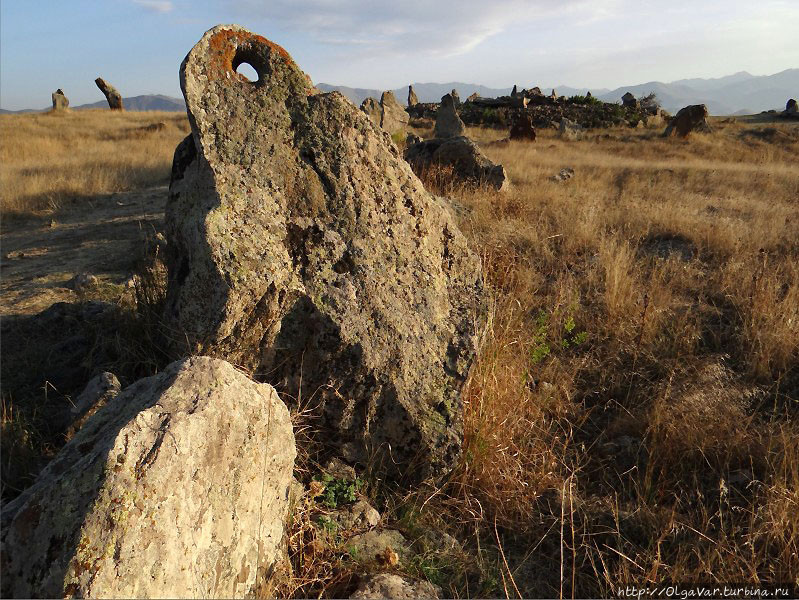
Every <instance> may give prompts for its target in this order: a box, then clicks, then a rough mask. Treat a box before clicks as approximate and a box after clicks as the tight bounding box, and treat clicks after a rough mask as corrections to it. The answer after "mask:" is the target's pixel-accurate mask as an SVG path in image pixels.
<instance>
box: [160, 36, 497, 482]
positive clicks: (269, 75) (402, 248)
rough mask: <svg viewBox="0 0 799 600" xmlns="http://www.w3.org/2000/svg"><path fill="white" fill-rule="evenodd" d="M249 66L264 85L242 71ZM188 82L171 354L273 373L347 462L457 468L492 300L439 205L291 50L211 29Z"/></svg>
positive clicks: (172, 274)
mask: <svg viewBox="0 0 799 600" xmlns="http://www.w3.org/2000/svg"><path fill="white" fill-rule="evenodd" d="M243 61H246V62H248V63H249V64H251V65H252V66H253V67H254V68H255V70H256V71H257V72H258V74H259V80H258V82H257V83H252V82H249V81H246V80H244V79H242V78H239V77H237V76H236V74H235V69H236V67H237V66H238V64H239V63H241V62H243ZM181 86H182V88H183V94H184V96H185V99H186V106H187V109H188V114H189V122H190V124H191V128H192V132H191V135H189V136H188V137H187V138H186V139H185V140H184V141H183V142H182V143H181V144H180V145H179V146H178V148H177V150H176V151H175V160H174V164H173V168H172V181H171V183H170V190H169V191H170V194H169V201H168V204H167V208H166V228H167V231H166V233H167V238H168V242H169V243H168V245H167V248H168V261H167V262H168V268H169V284H168V292H167V300H166V308H165V314H164V320H165V323H166V329H167V331H168V332H169V333H170V334H171V335H172V337H173V340H174V346H173V347H174V348H175V351H179V352H186V353H203V354H211V355H216V356H220V357H226V358H227V359H228V360H230V361H231V362H235V363H236V364H240V365H242V366H245V367H247V368H250V369H252V370H253V371H255V372H256V373H259V374H261V376H262V377H263V378H265V379H266V380H267V381H269V382H271V383H273V384H274V385H275V386H276V387H278V389H279V390H281V391H283V392H285V393H286V397H289V398H295V399H297V401H298V402H302V405H303V406H304V407H306V406H307V407H311V408H312V409H313V410H314V411H315V413H316V414H317V415H318V416H319V419H318V420H317V421H315V423H314V425H315V426H317V425H318V427H319V428H320V429H321V430H322V431H324V432H325V438H324V439H325V440H326V441H327V442H328V443H329V444H330V445H332V446H334V447H335V448H337V449H338V450H339V451H340V453H341V454H342V455H343V456H344V457H345V458H347V459H348V460H350V461H367V460H369V459H372V464H373V465H374V466H375V467H376V468H380V460H383V461H384V467H383V469H384V471H387V472H389V473H391V474H392V475H404V476H406V477H407V478H408V479H421V478H424V477H426V476H428V475H438V474H441V473H443V472H446V471H447V470H448V469H449V468H451V466H452V464H453V461H454V460H455V459H456V457H457V456H458V454H459V450H460V446H461V443H462V431H463V420H462V400H461V388H462V386H463V383H464V381H465V379H466V377H467V375H468V373H469V369H470V365H471V362H472V359H473V357H474V353H475V350H476V346H477V342H478V335H479V330H480V323H481V322H482V321H483V317H484V314H485V310H486V301H485V293H484V290H483V282H482V276H481V271H480V263H479V260H478V258H477V257H476V256H475V255H474V254H473V253H472V252H470V251H469V249H468V247H467V245H466V240H465V238H464V237H463V235H462V234H461V233H460V231H459V230H458V227H457V225H456V224H455V221H454V219H453V217H452V215H451V214H450V212H449V210H448V209H447V208H446V206H445V204H444V202H443V201H442V200H441V199H439V198H437V197H435V196H433V195H432V194H430V193H428V192H427V191H425V189H424V186H423V185H422V183H421V182H420V181H419V180H418V179H417V177H416V176H415V175H414V174H413V173H412V171H411V169H410V167H409V165H408V164H407V163H406V162H405V161H404V160H403V159H402V157H400V156H399V152H398V150H397V148H396V146H395V145H394V144H393V143H391V141H390V140H389V139H388V137H387V136H386V135H385V134H384V133H383V132H382V131H380V129H379V128H378V127H377V126H376V125H375V124H374V123H372V121H371V120H370V119H369V118H368V117H367V116H366V115H365V114H364V113H363V112H361V111H360V110H357V109H356V108H355V107H353V106H352V104H350V103H349V101H347V99H346V98H345V97H344V96H342V95H341V94H338V93H335V92H334V93H330V94H317V95H309V91H310V84H309V83H308V80H307V78H306V77H305V75H304V74H303V73H302V71H300V69H299V68H298V67H297V65H296V64H295V63H294V62H293V61H292V59H291V57H290V56H289V55H288V54H287V53H286V51H285V50H283V49H282V48H280V47H279V46H277V45H275V44H273V43H272V42H270V41H268V40H266V39H264V38H263V37H260V36H257V35H255V34H253V33H251V32H249V31H247V30H245V29H243V28H241V27H238V26H235V25H231V26H218V27H215V28H214V29H211V30H210V31H208V32H207V33H206V34H205V35H204V36H203V38H202V39H201V40H200V41H199V42H198V43H197V45H196V46H195V47H194V48H193V49H192V50H191V52H189V54H188V56H187V57H186V59H185V60H184V61H183V64H182V66H181Z"/></svg>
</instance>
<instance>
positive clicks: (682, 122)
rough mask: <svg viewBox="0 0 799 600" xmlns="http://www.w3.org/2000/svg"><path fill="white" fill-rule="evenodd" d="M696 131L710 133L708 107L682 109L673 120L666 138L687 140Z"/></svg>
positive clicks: (696, 106)
mask: <svg viewBox="0 0 799 600" xmlns="http://www.w3.org/2000/svg"><path fill="white" fill-rule="evenodd" d="M694 131H710V126H709V125H708V124H707V107H706V106H705V105H704V104H692V105H690V106H686V107H685V108H681V109H680V110H679V111H678V112H677V114H676V115H674V117H673V118H672V119H671V121H670V122H669V124H668V126H667V127H666V130H665V131H664V132H663V136H664V137H672V136H676V137H680V138H686V137H688V136H689V135H690V134H691V133H692V132H694Z"/></svg>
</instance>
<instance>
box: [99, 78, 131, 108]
mask: <svg viewBox="0 0 799 600" xmlns="http://www.w3.org/2000/svg"><path fill="white" fill-rule="evenodd" d="M94 83H96V84H97V87H98V88H100V91H101V92H102V93H103V94H105V99H106V100H108V107H109V108H110V109H111V110H123V109H124V106H122V96H121V95H120V93H119V92H118V91H117V89H116V88H115V87H114V86H113V85H111V84H110V83H108V82H107V81H105V80H104V79H103V78H102V77H98V78H97V79H95V80H94Z"/></svg>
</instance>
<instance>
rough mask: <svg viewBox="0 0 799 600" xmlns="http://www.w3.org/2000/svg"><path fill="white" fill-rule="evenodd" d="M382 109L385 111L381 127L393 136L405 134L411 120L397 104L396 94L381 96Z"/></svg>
mask: <svg viewBox="0 0 799 600" xmlns="http://www.w3.org/2000/svg"><path fill="white" fill-rule="evenodd" d="M380 107H381V108H382V110H383V114H382V116H381V120H380V126H381V127H382V128H383V129H385V130H386V131H388V132H389V133H390V134H391V135H395V134H400V133H405V129H406V128H407V127H408V122H409V120H410V118H409V117H408V113H407V112H405V109H404V108H403V107H402V105H401V104H400V103H399V102H397V98H396V97H395V96H394V92H383V95H382V96H380Z"/></svg>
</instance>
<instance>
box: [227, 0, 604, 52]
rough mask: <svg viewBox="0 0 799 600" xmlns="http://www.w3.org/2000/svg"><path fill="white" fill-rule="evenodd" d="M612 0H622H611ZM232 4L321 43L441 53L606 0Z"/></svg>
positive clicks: (252, 0)
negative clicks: (520, 25)
mask: <svg viewBox="0 0 799 600" xmlns="http://www.w3.org/2000/svg"><path fill="white" fill-rule="evenodd" d="M609 1H610V2H616V1H618V0H605V2H606V3H607V2H609ZM232 4H233V7H234V8H235V9H236V10H237V11H238V12H239V13H240V14H243V15H247V16H250V17H253V16H258V17H260V18H262V19H264V20H265V21H267V22H269V21H271V22H274V23H276V24H278V25H281V26H283V27H285V28H288V29H294V30H297V31H302V32H304V33H306V34H309V35H310V36H311V37H312V38H313V39H315V40H316V41H317V42H319V43H323V44H331V45H341V44H343V43H353V41H355V44H357V46H359V47H361V48H362V49H363V50H364V51H369V52H370V53H390V54H393V55H398V54H399V55H409V54H416V55H418V54H419V53H424V54H428V55H432V56H436V57H447V56H458V55H461V54H464V53H466V52H469V51H471V50H473V49H474V48H475V47H477V46H478V45H480V44H481V43H482V42H484V41H485V40H487V39H488V38H490V37H492V36H495V35H497V34H499V33H501V32H502V31H504V30H505V29H506V28H507V27H509V26H511V25H515V24H519V23H520V22H524V21H529V20H531V19H534V18H536V17H538V16H540V17H544V16H546V15H551V14H554V13H561V12H563V11H564V10H569V9H570V8H574V7H578V6H579V7H582V8H583V10H584V11H585V12H586V13H593V12H594V8H593V7H594V6H597V5H599V6H600V7H601V6H602V5H603V3H602V2H597V1H596V0H595V1H594V2H590V1H589V0H563V1H562V2H560V3H558V4H557V6H556V7H555V5H554V3H552V2H550V1H549V0H493V1H490V2H489V1H486V0H461V1H459V2H446V1H443V0H404V1H396V2H390V3H389V2H386V3H382V2H375V1H374V0H337V1H333V0H274V1H271V2H269V3H265V2H263V1H262V0H235V2H234V3H232ZM228 6H230V4H229V5H228ZM531 43H533V42H532V40H531Z"/></svg>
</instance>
